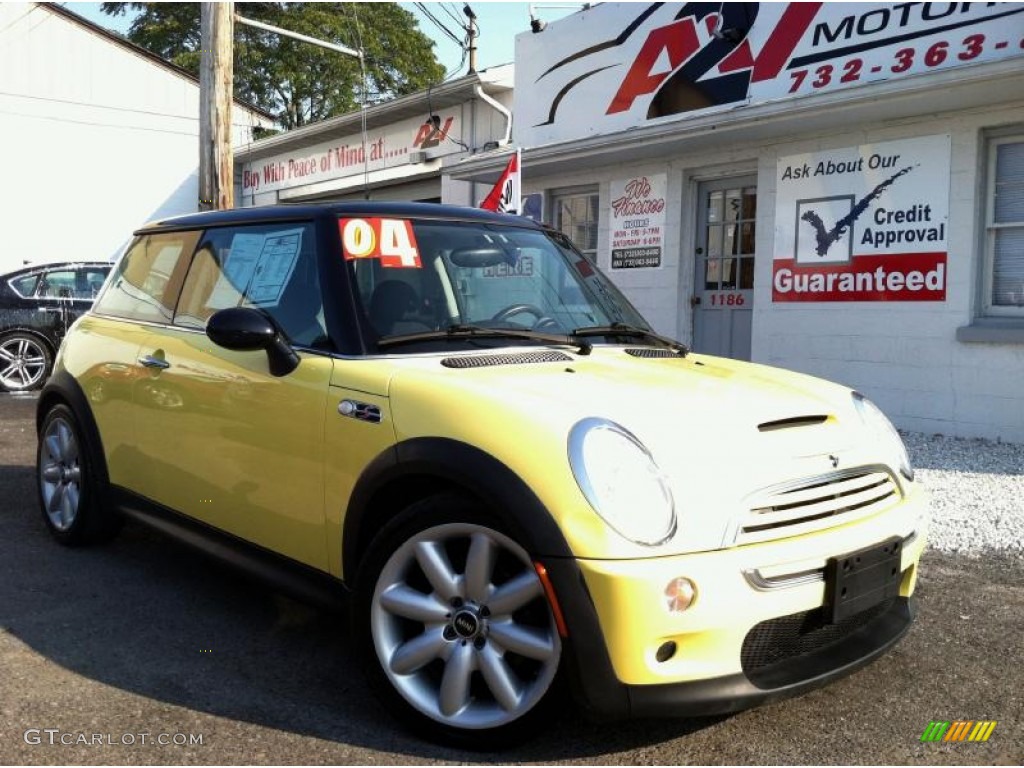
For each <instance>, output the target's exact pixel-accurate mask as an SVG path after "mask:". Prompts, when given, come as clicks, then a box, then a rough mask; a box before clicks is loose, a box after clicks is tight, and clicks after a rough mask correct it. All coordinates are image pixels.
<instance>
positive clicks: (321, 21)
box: [102, 3, 444, 128]
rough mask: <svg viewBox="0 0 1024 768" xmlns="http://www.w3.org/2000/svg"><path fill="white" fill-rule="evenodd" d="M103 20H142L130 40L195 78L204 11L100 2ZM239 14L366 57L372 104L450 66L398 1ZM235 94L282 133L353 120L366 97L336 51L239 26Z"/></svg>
mask: <svg viewBox="0 0 1024 768" xmlns="http://www.w3.org/2000/svg"><path fill="white" fill-rule="evenodd" d="M102 7H103V12H104V13H106V14H109V15H121V14H124V13H126V12H127V11H128V10H129V9H130V10H131V11H132V12H135V13H138V16H137V17H136V18H135V20H134V21H133V22H132V24H131V27H130V28H129V30H128V39H129V40H131V41H132V42H134V43H137V44H138V45H141V46H142V47H143V48H146V49H148V50H150V51H152V52H153V53H156V54H157V55H159V56H161V57H163V58H164V59H167V60H168V61H171V62H173V63H175V64H177V65H178V66H180V67H182V68H184V69H186V70H188V71H189V72H192V73H194V74H198V72H199V58H200V47H201V41H200V34H199V4H198V3H103V5H102ZM236 11H237V12H238V13H240V14H241V15H243V16H246V17H248V18H251V19H255V20H257V21H262V22H265V23H267V24H273V25H275V26H278V27H283V28H284V29H288V30H291V31H293V32H299V33H301V34H304V35H309V36H310V37H315V38H317V39H320V40H326V41H328V42H332V43H337V44H339V45H344V46H347V47H349V48H354V49H357V50H358V49H362V50H363V52H364V62H365V71H366V75H365V77H366V82H365V98H366V100H367V102H368V103H377V102H379V101H386V100H388V99H391V98H394V97H396V96H402V95H405V94H408V93H413V92H415V91H418V90H421V89H423V88H426V87H427V86H428V85H431V84H435V85H436V84H437V83H439V82H440V81H441V79H442V78H443V77H444V68H443V67H442V66H441V65H440V64H439V63H438V61H437V57H436V56H435V55H434V50H433V48H434V43H433V41H432V40H431V39H430V38H428V37H427V36H426V35H424V34H423V32H421V31H420V29H419V27H418V25H417V23H416V18H415V17H414V16H413V15H412V14H411V13H409V12H408V11H406V10H405V9H403V8H401V7H400V6H399V5H398V4H396V3H244V4H239V5H237V6H236ZM234 66H235V96H236V97H238V98H241V99H244V100H246V101H249V102H251V103H252V104H255V105H257V106H259V107H261V108H262V109H264V110H266V111H267V112H270V113H271V114H273V115H275V116H276V117H277V118H278V120H279V121H280V122H281V125H282V126H284V127H285V128H296V127H298V126H300V125H305V124H307V123H311V122H315V121H317V120H323V119H325V118H328V117H333V116H335V115H341V114H345V113H346V112H351V111H353V110H355V109H357V108H358V107H359V105H360V104H361V103H362V99H363V96H364V84H363V75H362V73H361V71H360V66H359V61H358V60H357V59H355V58H352V57H350V56H345V55H343V54H340V53H336V52H334V51H328V50H326V49H324V48H320V47H318V46H314V45H310V44H308V43H302V42H299V41H298V40H292V39H290V38H285V37H281V36H279V35H276V34H274V33H272V32H264V31H263V30H259V29H255V28H253V27H248V26H245V25H242V24H238V23H236V24H235V61H234Z"/></svg>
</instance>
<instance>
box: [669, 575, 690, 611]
mask: <svg viewBox="0 0 1024 768" xmlns="http://www.w3.org/2000/svg"><path fill="white" fill-rule="evenodd" d="M696 599H697V585H696V584H694V583H693V582H692V581H690V580H689V579H687V578H686V577H684V576H680V577H679V578H678V579H672V581H670V582H669V583H668V586H666V587H665V605H666V606H668V609H669V610H670V611H672V612H673V613H682V612H683V611H685V610H686V609H687V608H689V607H690V606H691V605H693V603H694V601H695V600H696Z"/></svg>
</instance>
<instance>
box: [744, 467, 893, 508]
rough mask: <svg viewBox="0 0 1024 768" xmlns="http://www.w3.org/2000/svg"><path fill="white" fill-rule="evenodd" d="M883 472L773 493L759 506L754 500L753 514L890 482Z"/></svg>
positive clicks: (816, 483) (819, 482)
mask: <svg viewBox="0 0 1024 768" xmlns="http://www.w3.org/2000/svg"><path fill="white" fill-rule="evenodd" d="M891 479H892V478H890V477H889V475H887V474H886V473H885V472H870V473H866V474H863V475H857V476H855V477H848V478H842V479H839V480H835V481H833V482H827V481H825V482H821V481H818V482H815V483H814V484H812V485H809V486H805V487H803V488H797V489H794V490H791V491H783V492H781V493H773V494H771V495H770V496H766V497H765V503H764V504H759V503H758V501H757V500H756V498H755V501H754V504H753V505H752V506H753V509H752V510H751V511H753V512H759V511H760V510H765V511H772V510H773V509H774V510H777V509H779V508H780V507H783V508H789V507H792V506H795V505H798V504H807V503H809V502H811V503H813V502H814V501H817V500H819V499H827V498H832V497H834V496H836V495H839V494H845V493H851V492H857V491H861V490H863V489H865V488H867V487H869V486H873V485H878V484H881V483H886V482H889V481H891Z"/></svg>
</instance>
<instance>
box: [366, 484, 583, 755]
mask: <svg viewBox="0 0 1024 768" xmlns="http://www.w3.org/2000/svg"><path fill="white" fill-rule="evenodd" d="M354 591H355V595H354V598H355V599H354V600H353V610H354V611H355V613H356V615H355V617H354V621H353V627H354V628H355V631H356V632H357V637H356V645H357V647H358V648H359V650H360V652H361V654H362V657H363V660H364V662H365V663H364V669H365V670H366V673H367V675H368V677H369V682H370V685H371V687H372V688H373V689H374V690H375V691H376V692H377V693H378V695H379V696H380V698H381V699H382V701H383V702H384V704H385V705H386V706H387V708H388V709H389V710H390V711H391V712H392V713H393V714H394V715H395V716H396V717H397V719H398V720H400V721H401V722H402V723H403V724H404V725H406V726H407V727H408V728H409V729H410V730H412V731H413V732H415V733H416V734H418V735H419V736H421V737H423V738H426V739H428V740H431V741H435V742H439V743H442V744H446V745H450V746H458V747H462V748H468V749H477V750H493V749H499V748H502V747H505V746H508V745H510V744H515V743H521V742H522V741H523V740H525V739H528V738H529V737H530V736H532V735H533V734H534V733H535V732H536V731H537V730H538V729H539V728H540V726H541V725H542V724H543V722H544V720H545V718H546V714H549V713H550V711H551V707H552V706H553V705H554V703H555V702H556V701H557V700H558V699H560V698H561V697H562V696H563V686H562V685H561V679H560V678H561V675H559V674H558V671H559V662H560V661H561V653H562V645H561V638H560V637H559V634H558V631H557V625H556V622H555V619H554V617H553V615H552V612H551V608H550V606H549V604H548V601H547V597H546V595H545V592H544V588H543V585H542V583H541V581H540V579H539V577H538V575H537V572H536V570H535V569H534V565H533V561H532V560H531V558H530V557H529V555H528V554H527V552H526V550H525V549H524V548H523V547H522V546H521V545H520V544H518V543H517V542H516V541H514V540H513V539H512V538H511V537H510V536H508V535H507V534H505V533H504V532H502V530H501V528H500V526H499V525H498V524H497V523H496V522H495V521H494V520H493V519H491V518H490V517H489V516H488V515H487V514H486V510H483V509H482V508H481V505H480V504H478V503H476V502H474V501H473V500H471V499H468V498H466V497H463V496H459V495H453V494H444V495H438V496H432V497H429V498H426V499H424V500H422V501H419V502H417V503H415V504H413V505H411V506H410V507H409V508H407V509H406V510H405V511H404V512H403V513H401V514H400V515H399V516H398V517H397V518H396V519H395V520H393V521H391V522H390V523H389V524H388V525H387V526H385V528H384V529H383V530H382V531H381V532H380V533H379V534H378V535H377V536H376V537H375V538H374V540H373V542H372V543H371V545H370V547H369V549H368V552H367V555H366V557H365V558H364V559H363V561H362V564H361V566H360V568H359V572H358V576H357V578H356V583H355V590H354Z"/></svg>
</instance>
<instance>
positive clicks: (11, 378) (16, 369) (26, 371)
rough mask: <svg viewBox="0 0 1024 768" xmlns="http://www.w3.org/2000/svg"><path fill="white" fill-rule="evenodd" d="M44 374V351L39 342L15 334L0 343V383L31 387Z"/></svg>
mask: <svg viewBox="0 0 1024 768" xmlns="http://www.w3.org/2000/svg"><path fill="white" fill-rule="evenodd" d="M45 375H46V352H45V351H44V350H43V348H42V346H41V345H40V344H39V342H37V341H34V340H33V339H31V338H28V337H27V336H15V337H13V338H10V339H6V340H4V341H3V342H2V343H0V385H3V386H4V387H5V388H7V389H11V390H22V389H31V388H32V387H33V386H35V385H36V384H38V383H39V382H40V381H41V380H42V378H43V377H44V376H45Z"/></svg>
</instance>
